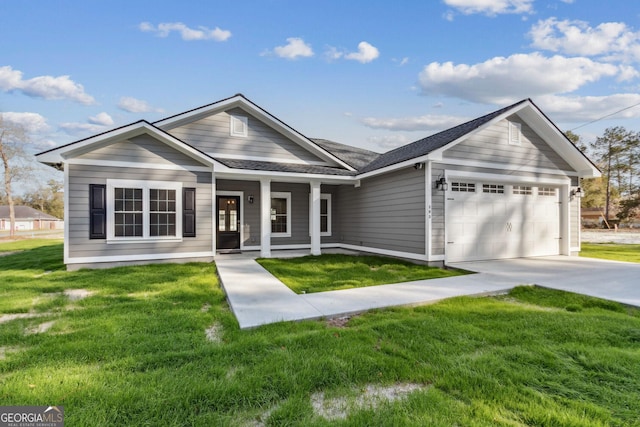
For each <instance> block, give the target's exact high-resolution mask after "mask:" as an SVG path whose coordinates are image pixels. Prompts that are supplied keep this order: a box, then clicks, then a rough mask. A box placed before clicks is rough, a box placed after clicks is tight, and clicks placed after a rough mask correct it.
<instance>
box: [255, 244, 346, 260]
mask: <svg viewBox="0 0 640 427" xmlns="http://www.w3.org/2000/svg"><path fill="white" fill-rule="evenodd" d="M320 247H321V248H322V249H330V248H341V247H342V246H341V244H340V243H322V244H321V245H320ZM271 249H273V250H276V251H278V250H283V251H285V250H292V249H309V250H311V245H310V244H307V243H300V244H296V245H273V246H271ZM244 250H245V251H259V250H260V246H245V247H244ZM309 254H311V252H309ZM262 258H265V257H262Z"/></svg>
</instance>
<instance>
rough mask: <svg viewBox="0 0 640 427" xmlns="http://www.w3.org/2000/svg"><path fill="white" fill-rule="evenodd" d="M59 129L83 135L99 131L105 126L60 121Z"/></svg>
mask: <svg viewBox="0 0 640 427" xmlns="http://www.w3.org/2000/svg"><path fill="white" fill-rule="evenodd" d="M59 127H60V129H62V130H63V131H64V132H65V133H67V134H69V135H72V136H85V135H89V134H92V133H99V132H102V131H104V130H105V126H103V125H97V124H93V123H77V122H65V123H60V125H59Z"/></svg>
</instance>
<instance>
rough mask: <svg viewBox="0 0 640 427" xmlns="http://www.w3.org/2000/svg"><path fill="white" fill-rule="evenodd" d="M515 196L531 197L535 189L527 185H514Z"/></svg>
mask: <svg viewBox="0 0 640 427" xmlns="http://www.w3.org/2000/svg"><path fill="white" fill-rule="evenodd" d="M513 194H523V195H525V196H530V195H532V194H533V189H532V188H531V187H528V186H525V185H514V186H513Z"/></svg>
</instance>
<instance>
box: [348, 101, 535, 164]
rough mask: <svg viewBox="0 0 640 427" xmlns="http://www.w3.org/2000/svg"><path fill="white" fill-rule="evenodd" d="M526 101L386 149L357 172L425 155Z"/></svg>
mask: <svg viewBox="0 0 640 427" xmlns="http://www.w3.org/2000/svg"><path fill="white" fill-rule="evenodd" d="M526 101H527V100H526V99H524V100H522V101H520V102H517V103H515V104H513V105H509V106H508V107H505V108H501V109H500V110H497V111H494V112H493V113H489V114H487V115H485V116H482V117H478V118H477V119H474V120H471V121H468V122H466V123H463V124H461V125H458V126H455V127H452V128H450V129H447V130H444V131H442V132H439V133H436V134H434V135H431V136H428V137H426V138H423V139H420V140H418V141H415V142H412V143H411V144H407V145H403V146H402V147H398V148H396V149H394V150H391V151H388V152H386V153H384V154H381V155H380V156H379V157H378V158H376V159H375V160H373V161H372V162H371V163H369V164H368V165H366V166H365V167H363V168H362V169H359V171H358V172H359V173H366V172H371V171H374V170H376V169H381V168H384V167H387V166H391V165H395V164H397V163H401V162H404V161H406V160H410V159H415V158H417V157H421V156H425V155H427V154H429V153H430V152H432V151H434V150H437V149H438V148H442V147H444V146H445V145H447V144H449V143H451V142H453V141H455V140H456V139H458V138H460V137H462V136H464V135H466V134H468V133H469V132H471V131H473V130H475V129H477V128H479V127H480V126H482V125H483V124H485V123H488V122H490V121H491V120H493V119H494V118H496V117H498V116H499V115H501V114H503V113H505V112H506V111H508V110H510V109H512V108H513V107H515V106H517V105H520V104H522V103H523V102H526Z"/></svg>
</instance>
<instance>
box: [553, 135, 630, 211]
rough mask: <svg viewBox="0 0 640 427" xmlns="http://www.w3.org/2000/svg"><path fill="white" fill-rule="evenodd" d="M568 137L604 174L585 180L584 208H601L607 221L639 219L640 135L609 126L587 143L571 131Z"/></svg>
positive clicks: (583, 182) (582, 201)
mask: <svg viewBox="0 0 640 427" xmlns="http://www.w3.org/2000/svg"><path fill="white" fill-rule="evenodd" d="M566 135H567V137H568V138H569V139H570V140H571V141H572V142H573V143H574V144H576V146H577V147H578V148H579V149H580V150H582V151H583V152H585V154H587V155H588V156H589V158H590V159H591V160H592V161H593V162H594V163H595V164H596V166H598V168H599V169H600V171H601V172H602V177H601V178H596V179H584V180H582V183H581V186H582V188H583V189H584V192H585V195H584V196H583V197H582V200H581V204H582V207H583V208H602V210H603V213H604V217H605V219H606V220H607V221H610V220H612V219H617V220H618V221H622V222H625V221H630V220H633V219H636V218H637V217H638V215H639V214H640V132H634V131H630V130H627V129H625V128H624V127H622V126H615V127H609V128H607V129H605V131H604V133H603V134H602V135H601V136H599V137H597V138H596V139H595V140H594V141H592V142H590V143H588V144H585V143H583V142H582V141H581V138H580V136H579V135H576V134H574V133H572V132H571V131H569V132H566Z"/></svg>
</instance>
